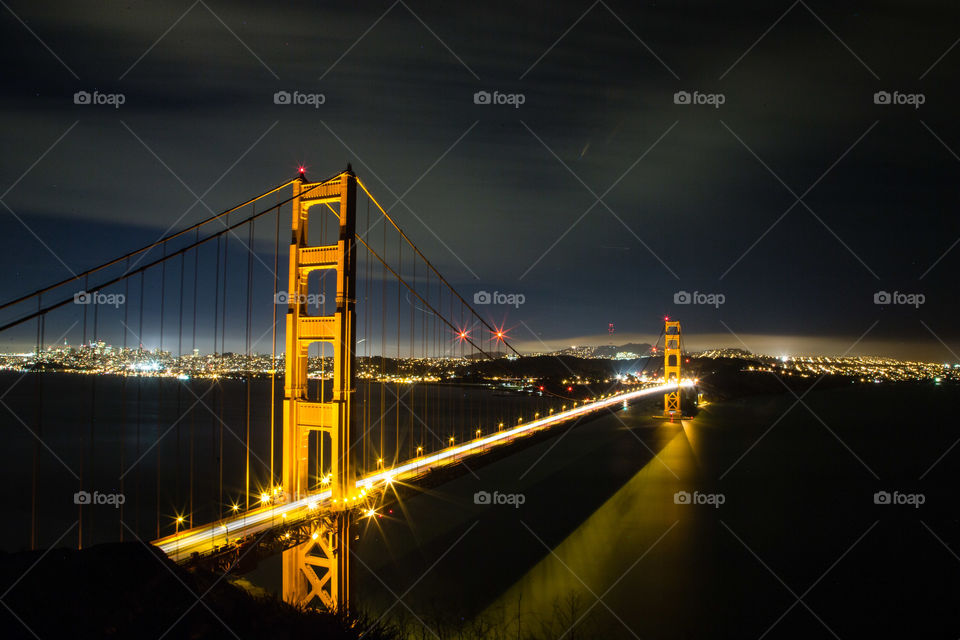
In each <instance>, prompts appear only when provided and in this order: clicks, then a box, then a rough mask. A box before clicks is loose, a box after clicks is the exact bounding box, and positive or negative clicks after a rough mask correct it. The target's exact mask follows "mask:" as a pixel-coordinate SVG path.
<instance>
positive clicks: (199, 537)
mask: <svg viewBox="0 0 960 640" xmlns="http://www.w3.org/2000/svg"><path fill="white" fill-rule="evenodd" d="M681 384H682V385H684V386H689V385H692V384H693V383H692V382H690V381H684V382H682V383H681ZM676 386H677V385H676V384H661V385H656V386H651V387H646V388H643V389H638V390H635V391H629V392H627V393H621V394H615V395H612V396H609V397H607V398H601V399H599V400H596V401H592V402H586V403H584V404H583V405H581V406H578V407H575V408H573V409H568V410H566V411H561V412H558V413H554V414H551V415H549V416H546V417H543V418H539V419H537V420H534V421H532V422H527V423H524V424H520V425H518V426H516V427H513V428H509V429H503V430H502V431H497V432H496V433H493V434H491V435H489V436H481V437H479V438H475V439H473V440H470V441H469V442H466V443H464V444H461V445H454V446H452V447H447V448H445V449H441V450H440V451H437V452H436V453H431V454H429V455H425V456H420V457H418V458H414V459H412V460H408V461H406V462H404V463H402V464H399V465H397V466H395V467H391V468H389V469H384V470H380V471H377V472H375V473H371V474H368V475H366V476H364V477H362V478H360V480H358V481H357V488H361V489H365V490H367V491H377V490H382V489H383V488H384V487H385V486H386V485H387V484H389V483H391V482H394V481H404V480H410V479H413V478H416V477H417V476H420V475H421V474H424V473H426V472H428V471H430V470H431V469H436V468H440V467H444V466H447V465H451V464H456V463H457V462H459V461H461V460H463V459H465V458H468V457H470V456H471V455H476V454H478V453H482V452H485V451H487V450H489V449H490V448H491V447H496V446H500V445H505V444H508V443H510V442H513V441H514V440H516V439H518V438H521V437H524V436H527V435H530V434H531V433H534V432H536V431H540V430H543V429H547V428H549V427H553V426H556V425H558V424H561V423H564V422H567V421H569V420H573V419H576V418H579V417H582V416H584V415H587V414H590V413H594V412H597V411H601V410H603V409H606V408H608V407H610V406H612V405H615V404H619V403H623V402H631V401H634V400H638V399H640V398H643V397H647V396H655V395H658V394H663V393H665V392H666V391H669V390H671V389H674V388H676ZM330 493H331V492H330V490H329V489H328V490H326V491H317V492H314V493H312V494H310V495H309V496H307V497H305V498H301V499H299V500H295V501H293V502H287V503H283V502H281V503H278V504H269V505H265V506H262V507H258V508H256V509H252V510H250V511H246V512H244V513H240V514H237V515H235V516H231V517H229V518H224V519H223V520H219V521H217V522H212V523H210V524H207V525H203V526H199V527H193V528H192V529H185V530H183V531H180V532H179V533H176V534H174V535H170V536H167V537H165V538H161V539H159V540H155V541H154V542H153V544H154V545H156V546H157V547H159V548H160V549H161V550H162V551H163V552H164V553H166V554H167V555H168V556H169V557H170V558H172V559H173V560H176V561H180V560H185V559H188V558H189V557H190V556H191V555H192V554H193V553H199V554H200V555H206V554H210V553H212V552H214V551H216V550H217V549H220V548H222V547H224V546H225V545H230V544H231V543H235V542H237V541H239V540H242V539H244V538H248V537H250V536H254V535H257V534H259V533H262V532H264V531H267V530H268V529H272V528H274V527H278V526H282V525H292V524H295V523H298V522H303V521H307V520H309V519H311V518H314V517H316V516H317V515H318V514H319V513H321V512H322V510H323V509H327V508H329V507H330Z"/></svg>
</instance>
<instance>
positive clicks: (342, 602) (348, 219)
mask: <svg viewBox="0 0 960 640" xmlns="http://www.w3.org/2000/svg"><path fill="white" fill-rule="evenodd" d="M301 194H302V195H301ZM293 195H294V198H293V216H292V231H293V236H292V239H291V242H290V277H289V288H288V290H287V294H288V303H289V307H288V309H287V317H286V352H285V353H286V356H285V359H286V371H285V377H284V400H283V445H282V447H283V471H282V473H283V476H282V482H283V492H284V494H285V496H286V499H287V500H288V501H294V500H298V499H301V498H304V497H306V496H307V495H308V494H309V492H310V489H311V487H310V478H309V472H308V469H309V466H308V463H309V457H310V456H309V452H310V446H309V438H310V433H311V432H316V433H317V436H316V437H318V438H320V440H321V447H320V450H321V451H324V450H326V449H327V446H328V445H327V442H329V449H328V450H329V451H330V471H331V474H330V476H331V477H330V489H331V492H332V493H331V501H330V502H331V509H330V512H329V513H326V514H324V517H323V518H321V519H320V520H318V521H317V522H315V523H313V524H311V529H312V531H311V535H310V537H309V538H308V540H307V542H305V543H303V544H301V545H299V546H297V547H294V548H292V549H288V550H287V551H284V552H283V597H284V600H286V601H288V602H291V603H294V604H304V605H306V604H311V603H312V602H313V600H314V599H319V600H320V601H321V603H322V604H323V605H324V606H326V607H327V608H328V609H330V610H334V611H346V610H347V609H348V608H349V601H350V567H349V558H350V548H349V545H350V518H351V512H350V507H351V506H353V505H356V504H357V502H358V501H359V496H358V495H357V488H356V477H355V475H354V472H353V469H352V465H351V459H350V443H351V439H350V401H351V393H352V392H353V390H354V355H355V351H356V336H355V332H356V310H355V305H356V273H357V262H356V245H355V236H356V199H357V178H356V176H355V175H354V174H353V172H352V171H351V169H350V167H349V165H348V166H347V170H346V171H344V172H343V173H341V174H340V175H338V176H336V177H335V178H332V179H330V180H327V181H325V182H323V183H308V182H307V181H306V179H305V178H304V177H303V176H301V178H300V179H299V180H298V181H295V182H294V183H293ZM315 205H328V206H330V207H331V209H335V212H336V214H337V215H338V217H339V219H340V227H339V231H340V232H339V238H338V240H337V242H336V243H335V244H330V245H322V246H319V245H318V246H311V245H310V244H309V242H308V212H309V210H310V208H311V207H312V206H315ZM318 270H330V271H336V279H337V294H336V298H337V299H336V303H337V306H336V311H335V312H334V313H333V315H327V316H310V315H307V313H306V311H307V305H306V301H307V299H308V298H307V278H308V276H309V274H310V273H311V272H312V271H318ZM314 342H323V343H329V344H330V345H332V348H333V384H332V397H331V399H330V401H325V399H324V398H318V399H317V400H313V401H311V400H308V399H307V356H308V349H309V347H310V345H311V344H313V343H314ZM323 472H324V470H323V469H321V473H323Z"/></svg>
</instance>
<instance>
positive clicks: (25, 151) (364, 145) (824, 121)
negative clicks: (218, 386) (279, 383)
mask: <svg viewBox="0 0 960 640" xmlns="http://www.w3.org/2000/svg"><path fill="white" fill-rule="evenodd" d="M0 25H2V29H3V38H2V40H0V50H2V57H3V90H2V92H3V94H2V95H3V98H2V103H0V105H2V106H0V108H2V118H3V124H4V126H3V127H2V129H0V136H2V149H3V153H2V156H0V194H2V201H3V203H4V204H5V205H6V207H3V208H0V255H2V264H3V270H4V277H3V280H2V289H0V298H2V299H4V300H7V299H11V298H13V297H16V296H18V295H21V294H24V293H28V292H30V291H32V290H34V289H37V288H39V287H40V286H42V285H44V284H47V283H49V282H53V281H56V280H59V279H62V278H64V277H67V276H69V275H70V273H71V271H73V272H79V271H80V270H82V269H85V268H88V267H91V266H94V265H96V264H98V263H100V262H102V261H104V260H106V259H109V258H112V257H114V256H116V255H119V254H120V253H122V252H124V251H126V250H129V249H133V248H136V247H139V246H141V245H144V244H147V243H149V242H151V241H153V240H155V239H156V238H157V237H158V236H159V235H160V234H162V233H163V232H164V231H166V230H167V229H168V228H170V227H171V226H173V227H174V228H182V227H184V226H187V225H188V224H190V223H193V222H196V221H199V220H201V219H203V218H204V217H207V216H208V215H210V211H209V210H208V209H207V208H205V207H204V206H203V205H202V204H200V203H197V202H196V200H197V197H198V196H202V200H203V202H204V203H206V205H207V206H208V207H209V208H210V210H213V211H216V212H219V211H221V210H224V209H226V208H228V207H229V206H231V205H233V204H236V203H238V202H240V201H242V200H243V199H245V198H246V197H248V196H251V195H254V194H256V193H259V192H261V191H264V190H266V189H267V188H268V187H270V186H272V185H275V184H278V183H280V182H283V181H284V180H286V179H288V178H290V177H292V176H293V175H294V174H295V172H296V168H297V166H298V165H299V164H300V163H303V164H305V165H306V166H307V167H308V175H309V176H310V177H312V178H321V177H326V176H329V175H332V174H335V173H337V172H338V171H340V170H342V169H343V168H344V167H345V166H346V164H347V163H348V162H351V163H352V165H353V168H354V170H355V171H356V172H357V174H358V175H359V176H360V177H361V179H363V180H364V181H365V182H366V183H367V184H368V185H369V186H370V187H371V189H372V190H373V192H374V194H375V195H376V196H377V197H378V198H379V199H380V201H381V202H382V203H383V204H384V206H387V207H391V206H392V207H393V208H392V209H391V213H392V215H395V217H396V219H397V221H398V223H399V224H400V225H401V226H402V227H403V228H404V229H405V230H406V231H407V232H408V234H409V235H410V236H411V237H412V238H413V239H414V241H415V242H416V243H417V244H418V245H419V246H420V247H421V248H422V249H423V251H424V253H425V254H426V255H427V256H429V257H430V258H431V260H432V261H433V262H434V263H435V264H436V265H437V267H438V268H439V269H440V270H441V272H443V273H444V274H446V275H447V277H448V278H449V279H450V280H451V281H452V282H453V283H454V284H455V285H456V286H457V287H458V289H460V290H461V291H462V292H463V293H464V295H465V297H467V298H472V296H473V295H474V293H476V292H478V291H490V292H494V291H498V292H502V293H521V294H523V295H524V297H525V303H524V304H523V305H522V306H521V307H520V308H517V309H515V308H513V307H499V308H493V307H485V308H484V309H483V312H484V313H489V314H490V317H491V318H493V319H496V320H497V321H498V322H500V321H503V322H505V323H506V324H507V325H508V326H511V327H513V329H512V332H511V336H512V338H513V340H514V342H515V343H516V344H517V345H518V346H519V347H521V348H526V349H539V348H542V344H547V345H549V346H550V347H558V346H565V345H570V344H578V343H580V344H582V343H584V342H588V341H590V342H593V343H596V344H601V343H606V342H609V340H610V338H609V336H608V326H609V324H610V323H613V324H614V326H615V329H616V333H615V334H614V338H613V341H614V342H617V343H625V342H628V341H631V340H638V339H641V340H642V339H646V340H652V339H654V338H656V335H657V333H658V332H659V329H660V326H661V324H660V323H661V321H662V317H663V316H664V315H670V316H671V317H675V318H677V319H680V320H681V321H682V322H683V324H684V330H685V334H686V336H687V337H686V344H687V347H688V348H698V347H712V346H733V347H744V346H745V347H746V348H749V349H751V350H754V351H758V352H766V353H772V354H775V355H777V354H780V353H810V354H816V353H823V354H841V353H845V352H848V351H849V353H853V354H882V355H893V356H898V357H913V358H918V359H925V360H933V361H945V362H946V361H949V362H955V361H960V357H958V356H957V355H956V354H955V353H954V352H960V331H958V330H957V328H956V323H955V318H956V316H957V312H958V311H960V305H958V302H957V293H956V290H957V287H956V274H957V271H958V267H960V247H955V246H954V245H955V244H957V241H958V239H960V216H958V215H957V200H958V195H960V194H958V176H960V157H958V153H960V123H958V120H957V118H956V113H957V106H958V97H960V96H958V90H957V85H956V78H957V77H958V70H960V46H956V48H955V45H957V41H958V38H960V9H958V8H957V7H956V6H955V5H954V3H951V2H909V3H908V2H902V3H887V2H870V3H861V4H854V3H848V2H830V3H827V2H809V3H804V2H796V3H793V4H791V3H790V2H756V3H749V4H748V3H738V5H737V6H735V7H733V6H727V3H723V6H717V4H716V3H707V2H660V3H651V2H645V3H631V2H622V1H617V0H610V1H609V2H603V1H598V2H595V3H593V4H590V2H588V1H586V2H554V3H536V4H534V3H528V6H522V5H521V3H515V2H510V3H496V2H494V3H473V4H472V5H471V6H466V5H463V6H461V5H460V3H423V2H415V1H410V2H403V1H398V2H396V3H393V4H390V3H389V2H386V3H356V4H355V3H337V4H322V5H321V4H316V3H263V2H230V3H226V2H218V1H203V0H200V1H198V2H195V3H193V4H191V3H190V2H189V1H188V2H176V3H162V6H161V3H145V2H144V3H141V2H120V3H118V2H98V3H42V2H41V3H28V2H21V1H14V2H9V4H4V5H3V9H2V10H0ZM78 91H86V92H89V93H91V94H93V92H94V91H96V92H98V94H101V95H102V94H122V95H123V100H124V102H123V104H122V105H120V106H119V107H115V106H113V105H110V104H99V105H97V104H75V103H74V94H75V93H76V92H78ZM278 91H287V92H289V93H291V94H293V92H295V91H296V92H299V93H300V94H322V95H323V104H320V105H312V104H299V105H296V104H275V101H274V95H275V93H276V92H278ZM478 91H487V92H490V93H491V94H493V92H499V94H500V95H501V96H502V95H503V94H506V95H512V94H520V95H522V104H520V105H519V106H515V105H513V104H476V103H475V93H476V92H478ZM682 91H685V92H688V93H689V94H690V95H691V96H692V101H693V100H696V99H697V98H700V99H702V100H706V101H708V102H711V101H712V102H717V101H722V104H720V105H719V106H716V105H714V104H677V103H676V101H675V97H676V96H675V94H677V92H682ZM883 91H885V92H888V93H889V94H890V95H891V96H892V98H891V102H895V101H897V100H898V99H900V100H903V101H905V102H906V103H904V104H876V103H875V94H876V93H877V92H883ZM695 92H696V93H695ZM717 94H720V95H721V96H722V97H717ZM918 96H919V98H918ZM680 97H681V98H682V95H681V96H680ZM504 99H506V98H504ZM510 100H511V101H513V102H516V101H519V100H520V99H510ZM881 101H882V96H881ZM918 101H922V104H920V105H916V104H911V103H916V102H918ZM598 198H599V199H600V201H598ZM398 199H402V202H400V203H397V200H398ZM185 211H186V214H185V215H184V212H185ZM181 216H182V217H181ZM178 220H179V222H178ZM268 249H269V248H268ZM681 291H685V292H689V293H691V294H692V293H693V292H699V293H700V294H722V296H723V300H724V302H723V304H721V305H719V307H717V306H711V305H706V304H690V305H681V304H675V302H674V299H675V294H677V293H678V292H681ZM881 291H885V292H889V293H891V294H892V293H893V292H899V293H900V294H917V293H919V294H922V295H923V303H922V304H920V305H919V306H914V305H908V304H896V303H892V304H875V302H874V298H875V294H876V293H877V292H881ZM914 299H915V298H914ZM528 327H529V330H528ZM533 334H536V335H533ZM864 334H865V335H864ZM71 340H72V341H74V342H76V341H79V336H71ZM540 340H542V341H543V343H541V342H540ZM858 340H859V341H858ZM5 344H7V345H11V346H12V345H13V344H14V343H13V342H11V341H10V339H8V340H5ZM268 350H269V349H268Z"/></svg>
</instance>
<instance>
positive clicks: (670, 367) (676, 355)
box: [663, 320, 682, 418]
mask: <svg viewBox="0 0 960 640" xmlns="http://www.w3.org/2000/svg"><path fill="white" fill-rule="evenodd" d="M663 340H664V349H663V379H664V382H666V383H668V384H669V383H671V382H674V383H676V384H677V385H678V386H677V388H676V389H674V390H673V391H668V392H667V393H665V394H664V395H663V415H664V417H666V418H673V417H677V418H679V417H681V416H682V411H681V410H680V386H679V385H680V323H679V322H677V321H676V320H673V321H671V320H667V321H666V322H665V324H664V329H663Z"/></svg>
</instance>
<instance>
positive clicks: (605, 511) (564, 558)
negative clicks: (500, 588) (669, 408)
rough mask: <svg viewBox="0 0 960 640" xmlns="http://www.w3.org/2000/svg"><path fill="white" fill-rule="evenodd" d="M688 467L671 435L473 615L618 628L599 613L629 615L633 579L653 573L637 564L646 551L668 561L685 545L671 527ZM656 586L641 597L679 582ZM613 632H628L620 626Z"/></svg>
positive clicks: (680, 443)
mask: <svg viewBox="0 0 960 640" xmlns="http://www.w3.org/2000/svg"><path fill="white" fill-rule="evenodd" d="M670 428H675V427H674V426H673V425H671V427H670ZM695 466H696V461H695V457H694V455H693V450H692V449H691V444H690V442H689V440H688V437H687V435H686V434H685V433H684V431H679V432H677V434H676V435H675V436H674V437H673V438H672V439H671V440H670V441H669V443H668V444H667V445H666V446H665V447H664V448H663V449H662V450H661V451H660V452H659V453H658V457H657V458H653V459H651V460H650V461H649V462H648V463H647V464H645V465H644V466H643V468H641V469H640V470H639V471H638V472H637V473H636V474H635V475H634V476H633V477H632V478H631V479H630V480H629V481H628V482H627V483H626V484H624V485H623V486H622V487H621V488H620V489H619V490H618V491H617V492H616V493H614V494H613V495H612V496H610V498H609V499H608V500H607V501H606V502H604V503H603V504H602V505H601V506H600V507H599V508H598V509H597V510H596V511H595V512H594V513H592V514H591V515H590V516H589V517H588V518H587V519H586V520H585V521H584V522H583V523H582V524H581V525H580V526H579V527H577V529H576V530H574V531H573V532H572V533H570V535H568V536H567V537H566V539H564V540H563V541H562V542H561V543H560V544H558V545H556V546H555V547H554V548H553V549H552V550H551V551H549V552H548V551H547V550H546V549H544V553H545V554H546V555H545V556H544V557H543V559H542V560H540V562H538V563H537V564H536V565H535V566H534V567H533V568H532V569H530V570H529V571H528V572H527V573H526V574H525V575H523V577H521V578H520V579H519V580H517V581H516V582H515V583H514V584H513V585H512V586H511V587H510V588H509V589H507V590H506V591H505V592H504V593H502V594H501V595H500V596H499V597H498V598H497V599H496V600H495V601H494V602H493V603H492V604H491V605H490V606H489V607H488V608H487V609H486V610H485V611H484V613H483V614H481V616H480V617H484V616H489V617H493V616H495V615H498V614H499V613H500V612H502V611H510V612H511V613H512V614H513V615H514V616H515V615H516V614H517V612H518V611H519V617H520V620H521V626H522V627H525V628H529V627H532V629H541V628H549V627H550V626H551V625H554V626H556V625H560V623H563V624H562V626H568V625H569V624H570V623H571V622H575V621H576V620H577V619H578V618H580V617H581V616H583V620H582V621H581V623H580V625H582V626H585V627H587V628H592V629H596V628H598V627H599V628H604V627H610V626H614V627H616V626H619V625H620V623H619V622H618V621H617V620H616V618H615V617H614V614H612V613H611V612H610V611H609V610H608V609H607V607H609V608H610V609H612V610H613V611H616V612H621V613H619V614H617V615H618V616H622V615H623V614H622V612H624V611H627V612H629V611H630V608H631V601H632V600H634V599H635V598H637V597H638V595H640V594H639V593H638V592H637V588H638V587H640V588H643V584H638V582H640V583H642V582H644V581H643V580H642V579H641V580H640V581H638V580H637V577H638V576H641V575H643V574H648V573H649V571H650V570H651V569H652V568H654V567H653V565H651V564H647V565H646V566H645V565H644V560H645V559H650V558H649V557H647V554H648V552H650V551H652V547H654V545H655V546H656V547H660V549H659V552H660V553H661V554H662V553H663V551H664V550H667V549H669V550H670V551H671V555H674V554H677V553H683V552H684V549H683V547H684V545H685V544H686V542H685V540H684V539H683V538H682V537H681V533H680V531H678V529H683V527H680V526H678V525H679V521H680V517H681V513H682V512H683V515H684V516H685V517H686V516H687V515H689V513H688V512H689V510H690V508H689V506H688V505H678V504H676V503H675V502H674V494H675V492H677V491H679V490H681V489H683V488H684V486H686V485H687V483H686V482H684V481H682V480H681V479H684V478H689V477H690V474H691V473H693V472H694V471H695ZM525 524H526V526H528V527H529V528H530V529H531V535H539V534H537V531H536V523H525ZM654 561H655V560H654ZM657 583H658V586H657V588H658V589H659V590H660V593H653V594H645V595H646V596H653V597H658V598H659V597H662V596H663V595H664V594H665V593H667V592H671V591H677V590H678V588H679V583H671V578H670V575H669V574H667V575H664V574H660V575H658V578H657ZM597 597H602V602H597ZM591 605H593V606H592V607H591ZM558 608H559V609H560V611H558V610H557V609H558ZM588 610H589V613H587V612H588ZM571 617H572V619H569V618H571ZM561 618H562V619H561ZM635 622H636V621H634V620H626V621H625V624H626V625H630V626H631V627H632V626H634V623H635ZM561 628H562V627H561ZM613 631H614V632H616V629H615V628H614V629H613ZM619 631H620V632H623V633H625V634H628V632H627V631H626V629H625V628H623V627H620V629H619ZM617 635H619V632H617ZM628 635H629V634H628Z"/></svg>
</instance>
